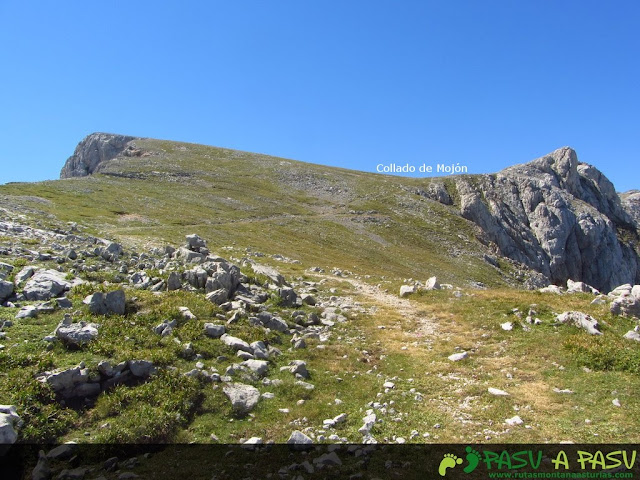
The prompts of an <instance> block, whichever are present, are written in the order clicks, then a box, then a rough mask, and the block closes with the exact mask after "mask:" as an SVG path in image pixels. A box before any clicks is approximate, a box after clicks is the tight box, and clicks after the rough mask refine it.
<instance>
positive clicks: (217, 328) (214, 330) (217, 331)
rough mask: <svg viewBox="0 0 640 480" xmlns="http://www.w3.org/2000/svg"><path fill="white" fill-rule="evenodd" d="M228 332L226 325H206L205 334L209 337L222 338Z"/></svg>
mask: <svg viewBox="0 0 640 480" xmlns="http://www.w3.org/2000/svg"><path fill="white" fill-rule="evenodd" d="M225 332H226V328H225V326H224V325H216V324H213V323H205V324H204V333H205V335H206V336H207V337H211V338H220V337H221V336H222V335H224V334H225Z"/></svg>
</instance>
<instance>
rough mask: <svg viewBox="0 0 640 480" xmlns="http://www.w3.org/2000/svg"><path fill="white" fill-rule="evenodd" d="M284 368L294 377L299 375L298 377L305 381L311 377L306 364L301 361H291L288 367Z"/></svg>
mask: <svg viewBox="0 0 640 480" xmlns="http://www.w3.org/2000/svg"><path fill="white" fill-rule="evenodd" d="M284 368H286V369H287V370H289V371H290V372H291V373H292V374H294V375H296V376H298V375H299V376H300V377H302V378H307V379H308V378H310V377H311V375H310V374H309V371H308V370H307V363H306V362H305V361H303V360H291V361H290V362H289V366H288V367H284Z"/></svg>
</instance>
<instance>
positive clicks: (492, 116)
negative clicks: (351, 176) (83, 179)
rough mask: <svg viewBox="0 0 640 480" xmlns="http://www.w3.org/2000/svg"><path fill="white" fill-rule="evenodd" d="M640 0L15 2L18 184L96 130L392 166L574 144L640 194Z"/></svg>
mask: <svg viewBox="0 0 640 480" xmlns="http://www.w3.org/2000/svg"><path fill="white" fill-rule="evenodd" d="M639 27H640V2H637V1H635V0H633V1H632V0H629V1H622V0H621V1H614V2H603V1H601V0H598V1H590V0H580V1H561V0H531V1H528V0H485V1H476V0H473V1H460V0H442V1H429V0H419V1H377V0H366V1H360V0H349V1H344V0H341V1H331V0H326V1H322V2H310V1H301V0H295V1H293V0H282V1H279V0H272V1H243V0H236V1H233V2H228V1H224V2H221V1H190V2H161V1H154V2H151V1H142V0H140V1H131V2H125V1H109V2H106V1H102V2H100V1H92V2H87V1H86V0H84V1H73V0H66V1H64V2H48V1H40V2H33V1H25V0H22V1H15V0H0V44H1V45H2V46H3V47H2V50H0V74H1V77H0V78H1V80H0V81H1V82H2V83H1V86H2V88H1V89H0V162H1V165H2V168H0V183H4V182H9V181H39V180H44V179H55V178H58V175H59V171H60V168H61V167H62V165H63V163H64V161H65V160H66V158H67V157H68V156H69V155H70V154H71V153H72V152H73V149H74V148H75V146H76V144H77V143H78V142H79V141H80V140H81V139H82V138H83V137H84V136H85V135H87V134H89V133H91V132H94V131H104V132H114V133H122V134H129V135H135V136H144V137H154V138H164V139H170V140H179V141H187V142H195V143H203V144H208V145H216V146H222V147H228V148H236V149H241V150H247V151H254V152H260V153H267V154H271V155H277V156H282V157H287V158H293V159H297V160H303V161H307V162H312V163H320V164H326V165H335V166H342V167H346V168H352V169H358V170H367V171H374V170H375V168H376V165H377V164H379V163H385V164H386V163H398V164H404V163H410V164H414V165H419V164H422V163H427V164H436V163H446V164H451V163H457V162H460V163H461V164H464V165H467V166H468V168H469V172H470V173H489V172H494V171H497V170H500V169H501V168H504V167H507V166H509V165H512V164H515V163H522V162H526V161H529V160H531V159H533V158H536V157H539V156H541V155H543V154H545V153H548V152H550V151H552V150H554V149H556V148H559V147H561V146H564V145H569V146H571V147H573V148H575V149H576V151H577V152H578V158H579V159H580V160H581V161H584V162H587V163H591V164H593V165H595V166H597V167H598V168H599V169H600V170H602V171H603V172H604V173H605V174H606V175H607V176H608V177H609V178H610V179H611V180H612V181H613V183H614V185H615V186H616V188H617V189H618V190H620V191H624V190H628V189H631V188H640V174H639V173H638V168H637V167H638V160H639V159H640V153H639V152H640V120H639V117H638V116H639V112H640V62H639V61H638V58H640V40H639V38H640V35H638V30H639Z"/></svg>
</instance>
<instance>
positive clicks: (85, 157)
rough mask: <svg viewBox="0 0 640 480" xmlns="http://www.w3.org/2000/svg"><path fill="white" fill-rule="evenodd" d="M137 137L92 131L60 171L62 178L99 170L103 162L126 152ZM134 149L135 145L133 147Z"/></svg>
mask: <svg viewBox="0 0 640 480" xmlns="http://www.w3.org/2000/svg"><path fill="white" fill-rule="evenodd" d="M135 138H136V137H128V136H125V135H114V134H111V133H92V134H91V135H88V136H87V137H85V138H84V140H82V141H81V142H80V143H79V144H78V146H77V147H76V150H75V151H74V152H73V155H71V156H70V157H69V159H68V160H67V162H66V163H65V164H64V167H62V170H61V171H60V178H71V177H86V176H87V175H91V174H92V173H94V172H96V171H98V170H99V168H100V166H101V164H102V163H104V162H106V161H108V160H111V159H113V158H116V157H117V156H118V155H120V154H121V153H123V152H125V150H127V148H128V147H131V146H130V145H129V142H131V141H132V140H135ZM131 149H132V150H135V149H133V147H131Z"/></svg>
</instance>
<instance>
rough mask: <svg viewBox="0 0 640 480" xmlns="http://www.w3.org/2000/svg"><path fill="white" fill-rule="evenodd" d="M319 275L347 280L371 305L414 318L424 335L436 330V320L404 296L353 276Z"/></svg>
mask: <svg viewBox="0 0 640 480" xmlns="http://www.w3.org/2000/svg"><path fill="white" fill-rule="evenodd" d="M321 276H322V277H323V278H327V279H332V280H339V281H344V282H349V283H350V284H351V285H353V286H354V288H355V289H356V291H357V292H358V293H359V294H361V295H363V296H365V297H367V298H368V299H369V300H370V301H371V303H372V304H373V305H372V306H375V307H382V308H392V309H394V310H396V311H397V312H398V313H400V314H401V315H402V316H404V317H407V318H410V319H413V320H415V322H416V326H417V328H418V330H419V331H420V332H421V333H422V334H424V335H434V334H436V333H437V332H438V326H437V324H436V321H435V320H433V319H432V318H429V317H428V316H426V315H425V314H424V313H423V312H421V311H420V310H419V309H418V308H417V307H416V306H415V305H414V304H413V303H411V302H410V301H409V300H407V299H406V298H400V297H398V296H397V295H393V294H391V293H387V292H385V291H383V290H382V289H380V288H379V287H378V286H376V285H369V284H368V283H364V282H361V281H359V280H355V279H353V278H348V277H336V276H333V275H321Z"/></svg>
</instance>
